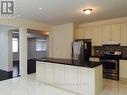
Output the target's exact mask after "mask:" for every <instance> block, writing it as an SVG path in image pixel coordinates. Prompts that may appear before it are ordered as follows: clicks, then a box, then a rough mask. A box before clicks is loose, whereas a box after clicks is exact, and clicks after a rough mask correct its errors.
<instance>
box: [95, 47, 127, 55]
mask: <svg viewBox="0 0 127 95" xmlns="http://www.w3.org/2000/svg"><path fill="white" fill-rule="evenodd" d="M93 48H94V56H102V55H103V52H104V51H121V53H122V57H127V46H94V47H93Z"/></svg>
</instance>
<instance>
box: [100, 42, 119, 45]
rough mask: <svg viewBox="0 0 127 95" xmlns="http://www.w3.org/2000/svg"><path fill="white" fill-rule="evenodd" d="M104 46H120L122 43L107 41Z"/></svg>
mask: <svg viewBox="0 0 127 95" xmlns="http://www.w3.org/2000/svg"><path fill="white" fill-rule="evenodd" d="M102 45H103V46H111V45H117V46H120V42H117V41H107V42H104V43H103V44H102Z"/></svg>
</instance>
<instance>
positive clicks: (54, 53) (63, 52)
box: [49, 23, 74, 59]
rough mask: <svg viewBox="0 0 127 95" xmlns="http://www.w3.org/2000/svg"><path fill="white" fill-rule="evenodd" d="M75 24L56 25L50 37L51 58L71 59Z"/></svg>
mask: <svg viewBox="0 0 127 95" xmlns="http://www.w3.org/2000/svg"><path fill="white" fill-rule="evenodd" d="M73 31H74V25H73V23H68V24H63V25H56V26H54V27H53V31H52V32H51V33H50V35H49V56H50V57H56V58H69V59H70V58H71V51H72V49H71V43H72V41H73Z"/></svg>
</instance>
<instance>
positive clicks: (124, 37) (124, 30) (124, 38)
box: [121, 23, 127, 46]
mask: <svg viewBox="0 0 127 95" xmlns="http://www.w3.org/2000/svg"><path fill="white" fill-rule="evenodd" d="M121 45H122V46H127V23H124V24H122V25H121Z"/></svg>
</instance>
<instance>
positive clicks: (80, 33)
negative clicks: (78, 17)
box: [75, 29, 85, 39]
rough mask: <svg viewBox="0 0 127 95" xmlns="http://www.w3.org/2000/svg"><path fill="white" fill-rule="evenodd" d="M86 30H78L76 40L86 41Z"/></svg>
mask: <svg viewBox="0 0 127 95" xmlns="http://www.w3.org/2000/svg"><path fill="white" fill-rule="evenodd" d="M83 31H84V29H77V31H76V34H75V38H76V39H84V34H85V33H84V32H83Z"/></svg>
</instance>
